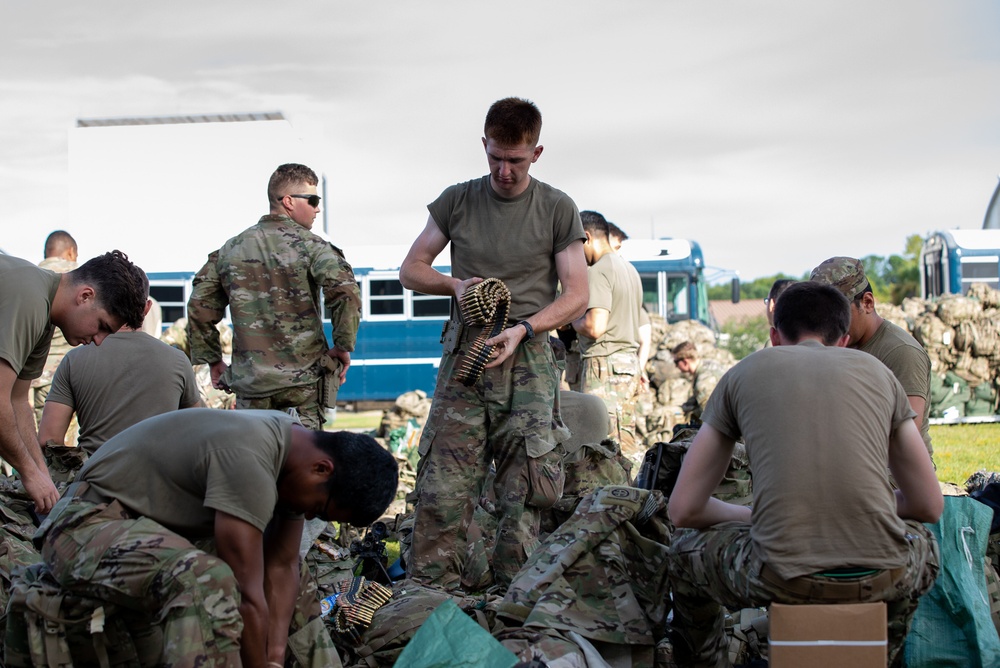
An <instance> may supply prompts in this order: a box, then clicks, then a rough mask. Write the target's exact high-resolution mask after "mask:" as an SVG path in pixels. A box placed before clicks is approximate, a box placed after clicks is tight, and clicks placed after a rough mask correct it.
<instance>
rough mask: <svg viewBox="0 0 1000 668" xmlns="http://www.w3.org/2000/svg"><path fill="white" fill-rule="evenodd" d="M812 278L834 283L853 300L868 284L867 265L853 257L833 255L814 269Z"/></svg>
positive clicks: (833, 284)
mask: <svg viewBox="0 0 1000 668" xmlns="http://www.w3.org/2000/svg"><path fill="white" fill-rule="evenodd" d="M809 279H810V280H813V281H816V282H818V283H825V284H826V285H832V286H833V287H835V288H837V289H838V290H840V291H841V292H842V293H843V294H844V296H845V297H847V299H849V300H853V299H854V298H855V297H857V296H858V294H859V293H860V292H861V291H862V290H864V288H865V286H866V285H867V284H868V279H867V278H865V267H864V265H862V264H861V260H858V259H856V258H853V257H843V256H838V257H831V258H830V259H829V260H826V261H824V262H823V263H822V264H820V265H819V266H818V267H816V268H815V269H813V270H812V275H811V276H810V277H809Z"/></svg>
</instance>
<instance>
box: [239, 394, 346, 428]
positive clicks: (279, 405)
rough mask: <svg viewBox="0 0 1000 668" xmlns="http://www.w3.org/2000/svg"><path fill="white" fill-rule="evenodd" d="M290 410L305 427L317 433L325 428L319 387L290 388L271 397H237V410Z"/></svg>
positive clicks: (324, 416)
mask: <svg viewBox="0 0 1000 668" xmlns="http://www.w3.org/2000/svg"><path fill="white" fill-rule="evenodd" d="M289 408H294V409H295V410H296V411H298V414H299V420H301V422H302V426H303V427H305V428H307V429H314V430H317V431H318V430H320V429H322V428H323V423H324V422H325V421H326V415H325V410H324V406H322V405H320V393H319V385H316V384H314V385H300V386H298V387H288V388H285V389H283V390H281V391H279V392H277V393H275V394H272V395H271V396H269V397H241V396H237V397H236V409H237V410H243V409H257V410H274V411H287V410H288V409H289Z"/></svg>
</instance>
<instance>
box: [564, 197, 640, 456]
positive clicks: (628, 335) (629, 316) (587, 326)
mask: <svg viewBox="0 0 1000 668" xmlns="http://www.w3.org/2000/svg"><path fill="white" fill-rule="evenodd" d="M580 219H581V220H582V221H583V231H584V233H585V234H586V235H587V240H586V241H585V242H584V244H583V252H584V256H585V257H586V259H587V264H588V265H589V266H588V269H587V283H588V285H589V286H590V301H589V302H588V304H587V311H586V312H585V313H584V314H583V315H582V316H580V317H579V318H578V319H576V320H574V321H573V328H574V329H575V330H576V332H577V334H578V335H579V337H580V355H581V362H582V367H583V368H582V376H583V391H584V392H586V393H587V394H594V395H597V396H599V397H601V399H603V400H604V404H605V406H607V409H608V419H609V421H610V424H611V433H610V434H609V436H610V437H611V438H612V439H614V440H616V441H617V442H618V443H619V444H620V446H621V449H622V453H623V454H624V455H625V456H626V457H629V458H632V459H636V458H639V459H641V457H642V454H643V452H644V450H643V449H642V446H641V445H640V444H639V443H638V442H637V438H636V433H635V397H636V393H637V392H638V388H639V380H640V367H639V355H638V351H639V311H640V310H641V309H642V281H641V280H640V279H639V272H637V271H636V270H635V267H633V266H632V265H631V264H629V263H628V262H626V261H625V260H623V259H622V258H621V256H619V255H618V254H617V253H615V252H614V251H613V250H612V249H611V244H610V243H609V242H608V222H607V220H605V218H604V216H602V215H601V214H599V213H597V212H596V211H584V212H582V213H581V214H580Z"/></svg>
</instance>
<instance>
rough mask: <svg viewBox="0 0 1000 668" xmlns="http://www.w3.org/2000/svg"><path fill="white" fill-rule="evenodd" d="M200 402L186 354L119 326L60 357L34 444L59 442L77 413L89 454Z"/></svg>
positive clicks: (82, 443) (157, 340)
mask: <svg viewBox="0 0 1000 668" xmlns="http://www.w3.org/2000/svg"><path fill="white" fill-rule="evenodd" d="M136 369H142V373H136ZM201 405H202V403H201V396H200V394H199V393H198V385H197V383H196V382H195V379H194V372H193V371H192V369H191V363H190V362H189V361H188V358H187V355H185V354H184V353H182V352H181V351H179V350H177V349H176V348H173V347H171V346H168V345H167V344H166V343H163V342H162V341H160V340H159V339H154V338H153V337H151V336H149V335H148V334H146V333H145V332H143V331H141V330H134V329H132V328H130V327H122V328H121V329H120V330H119V331H117V332H115V333H114V334H112V335H111V336H109V337H107V338H106V339H104V343H103V344H102V345H101V346H99V347H98V346H81V347H79V348H76V349H74V350H71V351H70V352H69V354H68V355H66V357H65V358H64V359H63V361H62V363H61V364H60V365H59V368H58V369H57V370H56V375H55V378H54V379H53V381H52V391H51V392H50V393H49V397H48V401H47V402H46V404H45V412H44V413H43V414H42V421H41V423H40V424H39V425H38V444H39V445H40V446H42V447H43V448H44V447H45V446H46V445H47V444H55V445H63V444H64V443H63V440H64V438H65V435H66V429H67V427H68V425H69V422H70V419H71V418H72V417H73V414H74V413H75V414H76V415H77V416H79V420H80V447H81V448H83V450H84V451H85V452H86V453H87V454H88V455H92V454H94V451H95V450H97V448H99V447H100V446H101V445H102V444H103V443H104V442H105V441H107V440H108V439H109V438H111V437H112V436H114V435H115V434H117V433H119V432H120V431H122V430H124V429H125V428H127V427H131V426H132V425H133V424H135V423H137V422H141V421H142V420H145V419H146V418H148V417H153V416H154V415H159V414H161V413H166V412H167V411H175V410H178V409H180V408H192V407H196V406H201Z"/></svg>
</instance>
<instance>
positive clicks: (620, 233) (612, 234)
mask: <svg viewBox="0 0 1000 668" xmlns="http://www.w3.org/2000/svg"><path fill="white" fill-rule="evenodd" d="M624 241H628V235H627V234H625V230H623V229H622V228H620V227H618V226H617V225H615V224H614V223H612V222H611V221H610V220H609V221H608V243H609V244H611V250H613V251H614V252H616V253H620V252H621V250H622V242H624Z"/></svg>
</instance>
